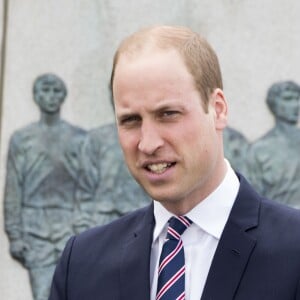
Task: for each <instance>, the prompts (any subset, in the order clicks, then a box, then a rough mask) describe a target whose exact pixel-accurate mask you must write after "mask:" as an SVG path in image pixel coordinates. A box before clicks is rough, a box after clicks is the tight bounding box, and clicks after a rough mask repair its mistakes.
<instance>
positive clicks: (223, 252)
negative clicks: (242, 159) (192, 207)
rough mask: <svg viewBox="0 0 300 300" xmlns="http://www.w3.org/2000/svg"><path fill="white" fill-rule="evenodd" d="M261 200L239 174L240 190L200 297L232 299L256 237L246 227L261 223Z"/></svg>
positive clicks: (209, 299) (202, 299) (202, 298)
mask: <svg viewBox="0 0 300 300" xmlns="http://www.w3.org/2000/svg"><path fill="white" fill-rule="evenodd" d="M259 206H260V200H259V196H258V195H257V194H256V193H255V192H254V191H253V189H252V188H251V187H250V186H249V184H248V183H247V182H246V180H245V179H244V178H243V177H240V190H239V193H238V196H237V199H236V201H235V204H234V206H233V208H232V211H231V213H230V216H229V218H228V221H227V223H226V226H225V228H224V231H223V233H222V236H221V239H220V242H219V245H218V247H217V250H216V253H215V255H214V258H213V261H212V265H211V268H210V270H209V274H208V277H207V281H206V285H205V287H204V291H203V294H202V297H201V300H232V299H234V295H235V293H236V290H237V288H238V285H239V282H240V280H241V278H242V276H243V273H244V270H245V268H246V265H247V262H248V261H249V258H250V256H251V253H252V250H253V249H254V247H255V244H256V240H255V239H253V238H252V237H251V236H250V235H249V234H248V233H247V231H248V230H250V229H253V228H255V227H256V226H257V225H258V213H259Z"/></svg>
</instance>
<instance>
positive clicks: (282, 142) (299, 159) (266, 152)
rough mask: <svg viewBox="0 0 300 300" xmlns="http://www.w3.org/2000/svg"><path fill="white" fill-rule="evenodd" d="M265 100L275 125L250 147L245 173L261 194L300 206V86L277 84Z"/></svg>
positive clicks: (286, 83)
mask: <svg viewBox="0 0 300 300" xmlns="http://www.w3.org/2000/svg"><path fill="white" fill-rule="evenodd" d="M266 102H267V105H268V107H269V109H270V111H271V113H272V114H273V115H274V118H275V126H274V127H273V128H272V129H271V130H270V131H269V132H267V133H266V134H265V135H264V136H263V137H261V138H260V139H258V140H257V141H255V142H254V143H253V144H252V145H251V146H250V148H249V152H248V154H247V169H246V176H247V178H248V179H249V180H250V181H251V183H252V184H253V185H254V186H255V188H256V189H257V191H258V192H259V193H261V194H262V195H264V196H267V197H268V198H270V199H273V200H276V201H279V202H282V203H285V204H287V205H290V206H293V207H296V208H300V155H299V153H300V130H299V128H298V127H297V123H298V121H299V112H300V87H299V85H298V84H296V83H295V82H293V81H283V82H278V83H275V84H273V85H272V86H271V87H270V88H269V90H268V93H267V99H266Z"/></svg>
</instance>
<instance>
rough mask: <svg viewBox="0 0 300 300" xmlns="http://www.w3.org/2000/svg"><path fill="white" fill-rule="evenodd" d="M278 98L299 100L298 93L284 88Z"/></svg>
mask: <svg viewBox="0 0 300 300" xmlns="http://www.w3.org/2000/svg"><path fill="white" fill-rule="evenodd" d="M279 97H280V98H282V99H283V100H288V99H290V98H299V91H297V90H296V89H291V88H286V89H284V90H283V91H282V92H281V93H280V94H279Z"/></svg>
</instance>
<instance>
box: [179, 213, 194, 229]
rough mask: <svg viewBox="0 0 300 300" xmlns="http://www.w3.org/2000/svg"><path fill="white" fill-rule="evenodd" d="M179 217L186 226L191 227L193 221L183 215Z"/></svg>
mask: <svg viewBox="0 0 300 300" xmlns="http://www.w3.org/2000/svg"><path fill="white" fill-rule="evenodd" d="M177 219H179V220H180V221H181V223H183V224H184V225H185V226H186V227H189V226H190V225H191V223H190V222H189V221H188V220H187V219H186V218H184V217H182V216H179V217H177Z"/></svg>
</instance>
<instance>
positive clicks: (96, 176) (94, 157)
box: [74, 136, 100, 232]
mask: <svg viewBox="0 0 300 300" xmlns="http://www.w3.org/2000/svg"><path fill="white" fill-rule="evenodd" d="M97 150H98V148H97V144H96V143H95V141H94V140H93V139H92V138H91V137H90V136H88V137H87V138H86V140H85V142H84V143H83V146H82V148H81V153H80V172H79V177H78V182H77V188H76V192H75V199H76V205H75V224H74V226H75V231H76V232H81V231H83V230H84V229H86V228H89V227H91V226H93V225H94V221H93V215H94V213H95V209H96V206H95V205H96V203H95V199H94V197H95V193H96V190H97V188H98V185H99V181H100V170H99V167H98V166H99V159H100V157H99V155H98V154H97Z"/></svg>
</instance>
